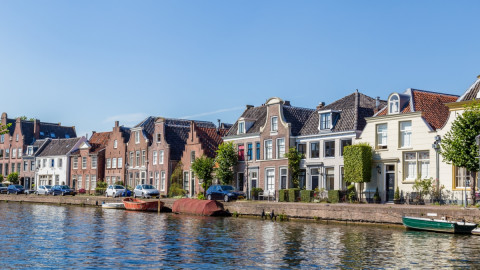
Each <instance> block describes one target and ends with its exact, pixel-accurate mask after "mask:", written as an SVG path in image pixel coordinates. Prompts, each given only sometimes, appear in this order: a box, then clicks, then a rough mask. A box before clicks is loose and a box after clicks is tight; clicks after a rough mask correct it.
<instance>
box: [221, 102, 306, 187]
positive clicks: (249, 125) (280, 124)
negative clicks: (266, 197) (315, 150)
mask: <svg viewBox="0 0 480 270" xmlns="http://www.w3.org/2000/svg"><path fill="white" fill-rule="evenodd" d="M314 112H315V110H314V109H308V108H301V107H294V106H291V105H290V102H289V101H283V100H282V99H280V98H277V97H273V98H270V99H268V100H267V102H266V103H265V104H262V105H261V106H258V107H254V106H251V105H247V108H246V110H245V111H244V112H243V114H242V115H241V117H240V118H239V119H238V120H237V121H236V122H235V124H234V125H233V126H232V128H230V130H229V131H228V133H227V135H226V136H225V137H224V138H223V140H224V141H231V142H233V143H234V144H235V145H236V147H237V150H238V155H239V162H238V164H237V166H236V168H235V170H236V179H233V184H234V185H235V186H236V187H237V188H238V189H239V190H242V191H247V196H249V195H250V194H249V193H250V192H249V190H251V188H254V187H259V188H262V189H263V190H264V191H268V192H271V193H272V194H273V193H274V192H275V191H278V190H279V189H285V188H289V187H290V186H291V183H290V182H291V181H290V177H289V174H288V159H287V158H285V157H284V155H285V153H286V152H287V151H288V149H289V148H290V147H295V139H296V137H297V136H298V135H299V132H300V130H301V129H302V127H303V125H304V124H305V122H306V121H307V120H308V118H309V117H310V115H311V114H312V113H314ZM245 176H247V177H245Z"/></svg>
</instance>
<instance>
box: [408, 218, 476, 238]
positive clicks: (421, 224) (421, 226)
mask: <svg viewBox="0 0 480 270" xmlns="http://www.w3.org/2000/svg"><path fill="white" fill-rule="evenodd" d="M402 222H403V225H404V226H405V227H407V229H414V230H421V231H432V232H444V233H459V234H470V233H472V230H473V229H475V228H476V227H477V224H474V223H468V222H456V221H448V220H438V219H428V218H416V217H402Z"/></svg>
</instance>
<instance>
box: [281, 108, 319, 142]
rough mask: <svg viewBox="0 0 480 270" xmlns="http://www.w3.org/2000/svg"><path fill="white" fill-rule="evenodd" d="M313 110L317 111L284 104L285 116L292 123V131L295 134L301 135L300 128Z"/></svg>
mask: <svg viewBox="0 0 480 270" xmlns="http://www.w3.org/2000/svg"><path fill="white" fill-rule="evenodd" d="M313 112H315V110H314V109H308V108H301V107H292V106H286V105H285V106H283V116H284V117H285V120H286V121H287V123H290V124H291V132H292V135H293V136H297V135H299V133H300V130H301V129H302V127H303V126H304V125H305V123H306V122H307V120H308V118H309V117H310V115H312V113H313Z"/></svg>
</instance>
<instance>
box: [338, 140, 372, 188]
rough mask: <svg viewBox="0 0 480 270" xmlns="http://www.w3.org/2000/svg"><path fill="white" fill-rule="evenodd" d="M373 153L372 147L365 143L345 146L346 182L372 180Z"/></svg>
mask: <svg viewBox="0 0 480 270" xmlns="http://www.w3.org/2000/svg"><path fill="white" fill-rule="evenodd" d="M372 153H373V149H372V147H371V146H370V145H368V144H365V143H361V144H354V145H349V146H346V147H345V149H344V152H343V163H344V164H345V167H344V168H345V181H346V182H355V183H365V182H370V178H371V177H372V158H373V156H372Z"/></svg>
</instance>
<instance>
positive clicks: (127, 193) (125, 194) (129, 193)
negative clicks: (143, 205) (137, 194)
mask: <svg viewBox="0 0 480 270" xmlns="http://www.w3.org/2000/svg"><path fill="white" fill-rule="evenodd" d="M122 196H123V197H130V196H132V191H131V190H129V189H128V188H126V189H125V192H123V193H122Z"/></svg>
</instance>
